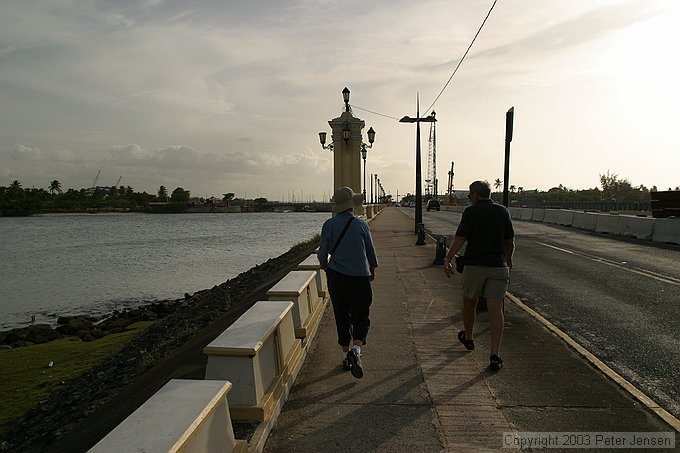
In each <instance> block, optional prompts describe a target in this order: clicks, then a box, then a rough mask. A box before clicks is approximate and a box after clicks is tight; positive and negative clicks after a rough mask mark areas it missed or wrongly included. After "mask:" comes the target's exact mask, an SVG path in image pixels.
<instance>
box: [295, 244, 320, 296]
mask: <svg viewBox="0 0 680 453" xmlns="http://www.w3.org/2000/svg"><path fill="white" fill-rule="evenodd" d="M297 269H298V270H300V271H316V289H317V291H319V297H320V298H321V299H324V298H325V297H326V296H327V295H328V282H327V281H326V271H322V270H321V265H320V264H319V258H318V257H317V255H316V253H313V254H311V255H309V256H308V257H307V258H305V260H304V261H303V262H301V263H300V264H298V266H297Z"/></svg>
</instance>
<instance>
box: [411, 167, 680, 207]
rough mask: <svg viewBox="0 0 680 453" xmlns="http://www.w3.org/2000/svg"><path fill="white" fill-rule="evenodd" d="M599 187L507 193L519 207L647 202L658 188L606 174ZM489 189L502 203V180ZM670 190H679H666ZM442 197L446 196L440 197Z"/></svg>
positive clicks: (513, 187)
mask: <svg viewBox="0 0 680 453" xmlns="http://www.w3.org/2000/svg"><path fill="white" fill-rule="evenodd" d="M599 183H600V184H599V187H594V188H591V189H570V188H568V187H566V186H563V185H562V184H559V185H558V186H556V187H553V188H551V189H549V190H546V191H541V190H537V189H526V188H524V187H522V186H516V185H510V186H508V192H509V193H510V199H511V201H514V202H516V203H519V204H522V203H523V202H527V201H532V202H543V203H555V202H560V203H569V202H649V201H651V196H652V195H651V194H652V192H658V191H659V190H663V189H658V188H657V186H652V187H651V188H647V187H645V186H644V185H639V186H634V185H633V184H632V183H631V182H630V181H629V180H628V179H627V178H622V177H620V176H619V175H618V174H615V173H611V172H609V171H607V173H605V174H600V175H599ZM491 187H492V188H494V189H495V190H496V191H495V192H493V193H492V194H491V196H492V198H493V199H494V200H495V201H499V202H500V201H501V200H502V197H503V180H501V179H500V178H496V179H495V180H494V181H493V182H492V183H491ZM668 190H669V191H672V190H678V191H680V186H676V187H675V189H673V188H670V187H669V188H668ZM443 195H445V194H443ZM410 201H415V196H414V195H412V194H408V195H407V196H406V197H404V198H403V199H402V202H410Z"/></svg>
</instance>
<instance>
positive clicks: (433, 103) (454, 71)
mask: <svg viewBox="0 0 680 453" xmlns="http://www.w3.org/2000/svg"><path fill="white" fill-rule="evenodd" d="M497 1H498V0H494V2H493V5H491V8H489V12H488V13H486V17H485V18H484V20H483V21H482V25H480V26H479V29H478V30H477V33H475V37H474V38H472V42H470V45H469V46H468V48H467V50H466V51H465V53H464V54H463V58H461V59H460V61H459V62H458V64H457V65H456V69H454V70H453V73H452V74H451V77H449V80H447V81H446V84H445V85H444V88H442V90H441V91H440V92H439V94H438V95H437V97H436V98H435V100H434V102H432V105H430V106H429V107H428V108H426V109H425V112H428V111H430V110H431V109H432V107H434V105H435V104H436V103H437V101H438V100H439V98H440V97H441V95H442V94H443V93H444V90H446V87H448V86H449V83H450V82H451V79H453V76H454V75H456V72H457V71H458V68H460V65H461V64H463V60H465V57H466V56H467V54H468V52H470V49H471V48H472V45H473V44H474V43H475V40H476V39H477V36H479V33H480V32H481V31H482V28H484V24H486V20H487V19H488V18H489V16H490V15H491V11H493V8H494V6H496V2H497Z"/></svg>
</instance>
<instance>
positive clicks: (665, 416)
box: [505, 292, 680, 432]
mask: <svg viewBox="0 0 680 453" xmlns="http://www.w3.org/2000/svg"><path fill="white" fill-rule="evenodd" d="M505 297H506V298H507V299H508V300H510V301H511V302H513V303H514V304H515V305H517V306H518V307H519V308H521V309H522V310H524V311H526V312H527V313H528V314H530V315H531V316H532V317H533V318H534V319H536V320H537V321H538V322H540V323H541V324H543V325H544V326H545V327H546V328H547V329H548V330H549V331H551V332H552V333H553V334H555V335H557V336H558V337H560V338H561V339H562V340H563V341H564V342H565V343H567V345H569V347H571V348H572V349H573V350H575V351H576V352H577V353H578V354H579V355H581V356H582V357H583V358H584V359H586V360H587V361H588V362H590V363H591V364H592V365H593V366H594V367H596V368H597V369H599V370H600V371H601V372H602V373H603V374H604V375H605V376H607V377H608V378H609V379H611V380H612V381H614V382H615V383H616V384H618V385H619V386H620V387H621V388H622V389H623V390H625V391H626V392H628V393H629V394H630V395H631V396H633V398H635V399H637V400H638V401H639V402H640V403H642V404H643V405H645V406H646V407H647V408H648V409H649V410H650V411H652V412H653V413H655V414H656V415H657V416H659V417H660V418H661V419H662V420H663V421H665V422H666V423H668V424H669V425H670V426H671V427H672V428H673V429H675V430H676V431H678V432H680V420H678V419H677V418H676V417H675V416H674V415H673V414H671V413H670V412H668V411H667V410H666V409H664V408H663V407H661V406H660V405H659V404H658V403H657V402H656V401H654V400H653V399H652V398H650V397H649V396H647V395H645V394H644V393H643V392H642V391H641V390H640V389H638V388H637V387H635V386H634V385H633V384H631V383H630V382H628V381H627V380H626V379H625V378H624V377H623V376H621V375H620V374H619V373H617V372H616V371H614V370H613V369H611V368H610V367H609V366H608V365H607V364H605V363H604V362H603V361H602V360H600V359H598V358H597V357H596V356H595V355H594V354H592V353H591V352H590V351H588V350H587V349H586V348H584V347H583V346H581V345H580V344H579V343H577V342H576V341H575V340H574V339H572V338H571V337H570V336H569V335H567V334H566V333H564V332H563V331H562V330H560V328H558V327H557V326H556V325H554V324H553V323H551V322H550V321H548V320H547V319H546V318H544V317H543V316H542V315H541V314H539V313H538V312H536V311H535V310H533V309H532V308H530V307H528V306H527V305H525V304H524V302H522V301H521V300H520V299H519V298H517V297H515V296H514V295H513V294H511V293H510V292H506V293H505Z"/></svg>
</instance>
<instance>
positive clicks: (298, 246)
mask: <svg viewBox="0 0 680 453" xmlns="http://www.w3.org/2000/svg"><path fill="white" fill-rule="evenodd" d="M320 240H321V235H319V234H315V235H314V236H313V237H312V238H311V239H309V240H307V241H303V242H298V243H297V244H295V245H294V246H292V247H291V248H290V250H291V251H294V252H297V251H299V250H304V249H306V248H308V247H311V246H312V245H316V244H318V243H319V241H320Z"/></svg>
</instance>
